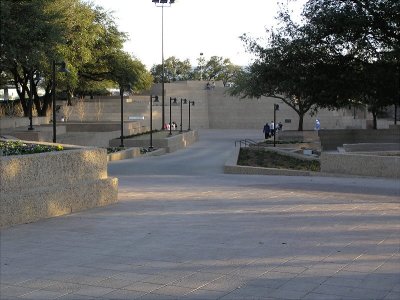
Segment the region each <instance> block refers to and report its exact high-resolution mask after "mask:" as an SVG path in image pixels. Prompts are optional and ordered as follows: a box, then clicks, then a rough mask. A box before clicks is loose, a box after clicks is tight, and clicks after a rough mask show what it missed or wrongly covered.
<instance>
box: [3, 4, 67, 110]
mask: <svg viewBox="0 0 400 300" xmlns="http://www.w3.org/2000/svg"><path fill="white" fill-rule="evenodd" d="M51 4H52V1H51V0H32V1H22V0H21V1H8V0H4V1H1V3H0V5H1V9H0V28H1V34H0V37H1V41H0V52H1V59H0V72H1V73H3V72H4V73H5V74H10V76H11V77H12V80H13V83H14V85H15V88H16V90H17V92H18V95H19V98H20V100H21V104H22V107H23V110H24V113H25V115H27V114H28V103H27V102H28V101H27V99H26V96H29V97H32V96H33V94H34V92H35V90H33V91H31V90H30V88H29V87H30V82H31V81H32V82H33V85H35V84H36V83H38V82H39V76H37V77H36V79H33V77H34V74H38V72H39V73H40V74H41V73H42V70H43V69H44V68H45V66H46V60H48V58H50V57H52V58H53V57H55V56H56V51H55V49H56V45H58V44H61V43H62V42H63V36H64V33H65V31H64V28H63V27H62V26H61V25H60V24H59V23H58V22H57V20H58V19H59V18H60V13H59V11H53V10H49V9H48V8H49V6H50V5H51ZM47 64H48V62H47ZM34 100H35V101H39V100H38V97H37V93H36V97H34ZM38 112H39V114H40V113H41V109H40V107H39V109H38Z"/></svg>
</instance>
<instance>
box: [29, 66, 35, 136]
mask: <svg viewBox="0 0 400 300" xmlns="http://www.w3.org/2000/svg"><path fill="white" fill-rule="evenodd" d="M30 75H31V76H30V93H29V127H28V130H33V129H34V128H33V126H32V106H33V71H31V74H30Z"/></svg>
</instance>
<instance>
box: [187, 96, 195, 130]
mask: <svg viewBox="0 0 400 300" xmlns="http://www.w3.org/2000/svg"><path fill="white" fill-rule="evenodd" d="M188 103H189V127H188V131H190V105H192V106H194V101H190V100H189V102H188Z"/></svg>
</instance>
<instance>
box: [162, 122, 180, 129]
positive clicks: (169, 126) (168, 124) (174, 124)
mask: <svg viewBox="0 0 400 300" xmlns="http://www.w3.org/2000/svg"><path fill="white" fill-rule="evenodd" d="M177 128H178V125H177V124H176V123H175V122H172V123H171V124H170V123H165V124H164V130H176V129H177Z"/></svg>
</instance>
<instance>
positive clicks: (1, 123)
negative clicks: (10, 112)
mask: <svg viewBox="0 0 400 300" xmlns="http://www.w3.org/2000/svg"><path fill="white" fill-rule="evenodd" d="M49 120H50V118H49V117H33V118H32V125H34V126H35V125H41V124H48V123H49ZM18 127H26V128H27V129H28V127H29V118H27V117H25V118H17V117H13V118H7V117H2V118H0V134H5V133H9V132H10V130H14V129H15V128H18Z"/></svg>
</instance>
